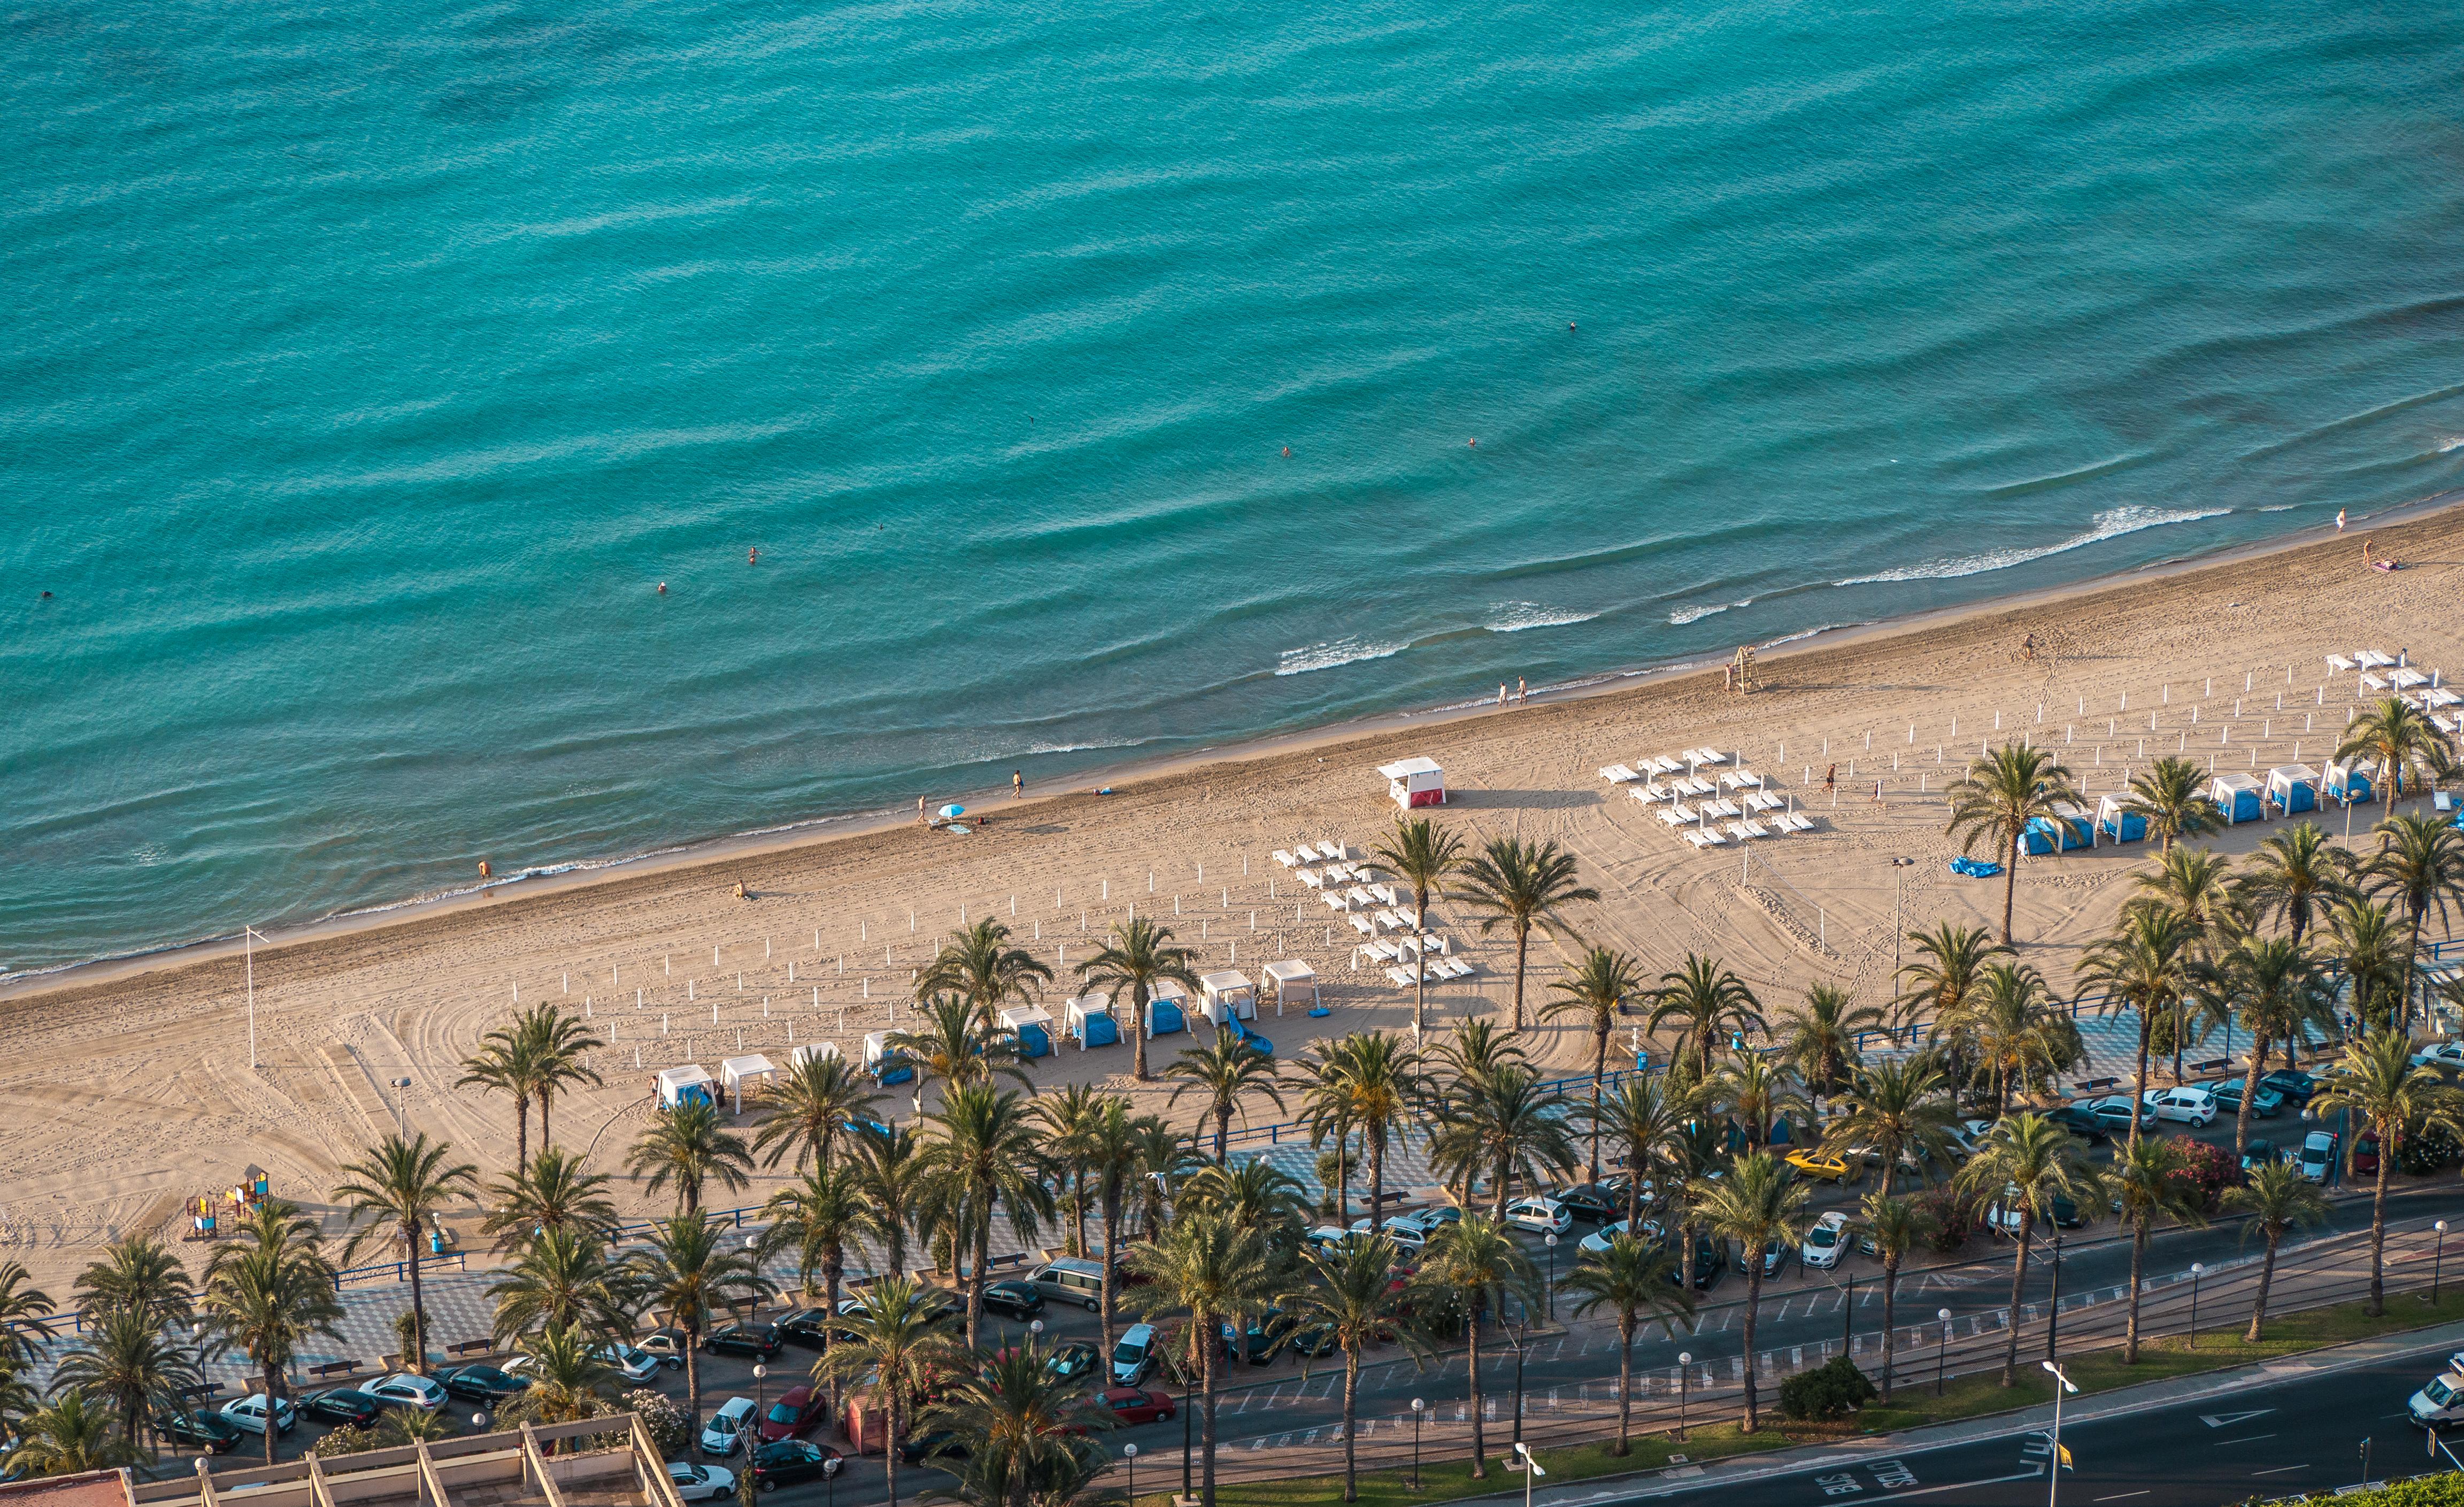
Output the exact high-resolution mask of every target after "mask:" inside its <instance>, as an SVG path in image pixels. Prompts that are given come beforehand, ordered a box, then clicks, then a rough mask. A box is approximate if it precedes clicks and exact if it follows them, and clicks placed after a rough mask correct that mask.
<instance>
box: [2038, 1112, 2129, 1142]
mask: <svg viewBox="0 0 2464 1507" xmlns="http://www.w3.org/2000/svg"><path fill="white" fill-rule="evenodd" d="M2045 1118H2046V1119H2048V1120H2050V1121H2052V1122H2053V1123H2054V1124H2056V1125H2059V1126H2061V1127H2062V1128H2063V1129H2065V1130H2067V1131H2069V1132H2070V1133H2071V1134H2073V1135H2075V1136H2077V1137H2079V1139H2080V1140H2082V1141H2084V1142H2086V1143H2087V1144H2088V1145H2090V1146H2102V1145H2104V1144H2105V1143H2106V1142H2107V1141H2110V1140H2112V1139H2113V1135H2112V1133H2111V1132H2110V1131H2108V1130H2107V1129H2106V1128H2105V1125H2104V1122H2103V1121H2101V1120H2099V1119H2098V1118H2097V1117H2096V1116H2094V1115H2092V1114H2089V1113H2088V1112H2087V1111H2086V1110H2084V1109H2082V1108H2080V1107H2079V1105H2077V1104H2064V1105H2062V1106H2061V1107H2060V1108H2059V1109H2053V1110H2048V1111H2046V1114H2045Z"/></svg>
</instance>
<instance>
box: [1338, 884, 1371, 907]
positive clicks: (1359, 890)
mask: <svg viewBox="0 0 2464 1507" xmlns="http://www.w3.org/2000/svg"><path fill="white" fill-rule="evenodd" d="M1343 898H1344V899H1346V900H1348V901H1350V902H1352V905H1353V908H1354V909H1357V910H1366V909H1368V908H1369V907H1370V906H1374V905H1375V904H1376V903H1377V897H1376V896H1375V895H1373V894H1371V893H1370V892H1369V889H1368V886H1366V885H1353V886H1352V887H1351V888H1350V889H1347V890H1345V891H1344V892H1343Z"/></svg>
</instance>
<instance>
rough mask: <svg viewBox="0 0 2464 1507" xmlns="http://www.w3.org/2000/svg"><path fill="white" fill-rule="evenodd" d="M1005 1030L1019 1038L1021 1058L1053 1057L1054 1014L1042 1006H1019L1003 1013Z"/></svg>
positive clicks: (1002, 1022) (1002, 1020)
mask: <svg viewBox="0 0 2464 1507" xmlns="http://www.w3.org/2000/svg"><path fill="white" fill-rule="evenodd" d="M1001 1027H1002V1029H1003V1030H1006V1031H1007V1032H1009V1034H1010V1035H1011V1036H1013V1037H1017V1038H1018V1055H1019V1056H1021V1057H1050V1056H1051V1055H1052V1013H1051V1012H1050V1011H1048V1010H1046V1009H1045V1008H1044V1007H1043V1006H1042V1005H1018V1006H1015V1007H1013V1008H1011V1009H1008V1010H1004V1011H1002V1012H1001Z"/></svg>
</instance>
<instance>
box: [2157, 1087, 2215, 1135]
mask: <svg viewBox="0 0 2464 1507" xmlns="http://www.w3.org/2000/svg"><path fill="white" fill-rule="evenodd" d="M2140 1101H2141V1103H2145V1105H2146V1106H2147V1107H2148V1108H2149V1109H2152V1110H2154V1111H2155V1113H2156V1118H2157V1119H2159V1120H2179V1121H2181V1122H2183V1123H2184V1124H2186V1125H2206V1124H2207V1123H2208V1122H2209V1121H2211V1120H2213V1119H2214V1118H2215V1117H2216V1096H2215V1095H2213V1094H2211V1093H2209V1092H2208V1091H2207V1090H2206V1089H2204V1088H2197V1087H2193V1086H2191V1085H2189V1084H2187V1083H2186V1084H2184V1085H2183V1086H2181V1087H2179V1088H2151V1089H2149V1090H2147V1092H2146V1093H2145V1094H2143V1095H2141V1096H2140Z"/></svg>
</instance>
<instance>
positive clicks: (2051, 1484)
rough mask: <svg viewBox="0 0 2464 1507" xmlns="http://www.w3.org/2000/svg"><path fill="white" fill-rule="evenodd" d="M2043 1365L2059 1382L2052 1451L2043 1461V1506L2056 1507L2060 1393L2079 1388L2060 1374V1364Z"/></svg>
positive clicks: (2059, 1468) (2058, 1495)
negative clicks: (2044, 1477)
mask: <svg viewBox="0 0 2464 1507" xmlns="http://www.w3.org/2000/svg"><path fill="white" fill-rule="evenodd" d="M2043 1365H2044V1367H2045V1369H2046V1370H2049V1371H2051V1372H2053V1373H2054V1380H2055V1381H2056V1382H2058V1383H2059V1384H2060V1385H2059V1386H2057V1387H2055V1388H2054V1452H2053V1457H2052V1458H2051V1459H2048V1460H2047V1461H2046V1462H2045V1476H2046V1480H2045V1507H2058V1503H2059V1502H2060V1500H2061V1491H2062V1394H2063V1393H2064V1392H2075V1391H2078V1390H2079V1388H2078V1387H2074V1386H2072V1385H2071V1379H2070V1378H2069V1377H2068V1376H2065V1375H2063V1374H2062V1368H2061V1367H2060V1366H2058V1365H2055V1364H2054V1363H2053V1362H2051V1361H2047V1362H2044V1363H2043Z"/></svg>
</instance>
